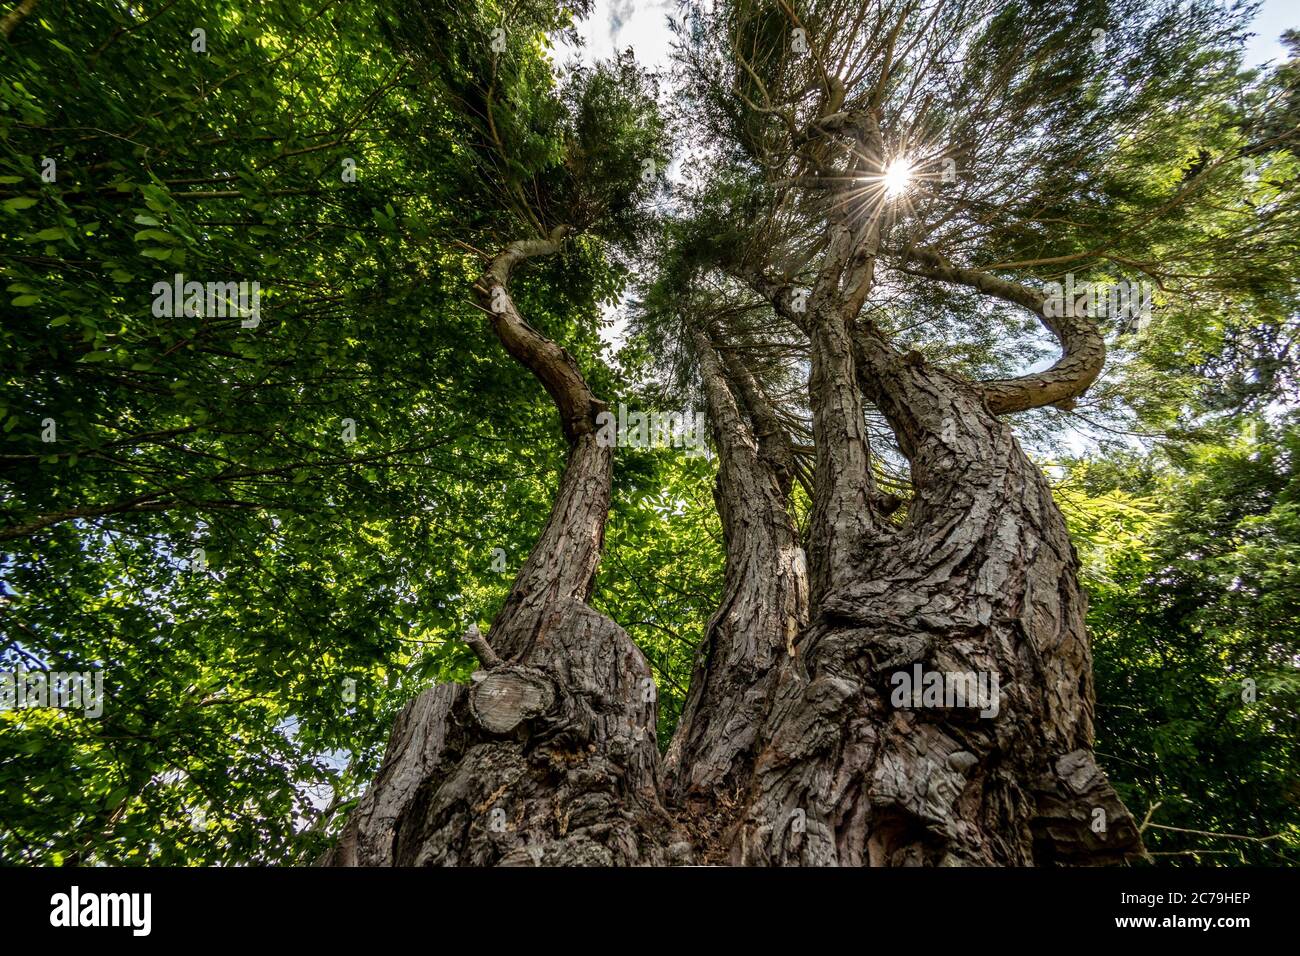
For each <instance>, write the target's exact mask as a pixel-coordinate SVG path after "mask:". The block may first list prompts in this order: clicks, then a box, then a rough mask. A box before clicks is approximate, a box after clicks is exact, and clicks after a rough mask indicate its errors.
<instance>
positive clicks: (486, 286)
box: [474, 226, 614, 661]
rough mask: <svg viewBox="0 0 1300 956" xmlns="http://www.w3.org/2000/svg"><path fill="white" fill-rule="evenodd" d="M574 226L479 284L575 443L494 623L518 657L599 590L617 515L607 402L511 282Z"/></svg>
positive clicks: (502, 648)
mask: <svg viewBox="0 0 1300 956" xmlns="http://www.w3.org/2000/svg"><path fill="white" fill-rule="evenodd" d="M568 232H569V229H568V227H567V226H559V227H557V228H555V229H554V230H552V232H551V234H550V236H548V237H547V238H546V239H530V240H519V241H516V242H512V243H510V244H509V245H507V246H506V247H505V248H504V249H503V250H502V251H501V252H499V253H498V254H497V255H496V256H495V257H494V258H493V259H492V261H491V262H490V263H489V265H488V268H487V269H486V271H484V273H483V275H482V276H481V277H480V278H479V280H478V282H476V283H475V285H474V290H475V292H476V293H477V294H478V297H479V304H480V307H481V308H482V309H483V311H484V312H486V313H487V314H488V316H489V318H490V319H491V322H492V328H493V330H494V331H495V332H496V334H497V337H498V338H499V339H500V340H501V344H502V345H504V346H505V347H506V351H507V352H509V353H510V354H511V355H512V356H513V357H514V358H515V359H516V360H518V361H519V363H520V364H522V365H523V366H524V367H525V368H527V369H528V370H529V371H530V372H532V373H533V375H534V376H535V377H536V378H537V380H538V381H540V382H541V383H542V385H543V386H544V387H545V389H546V391H547V392H548V393H549V394H550V396H551V398H552V399H553V400H554V402H555V407H556V409H557V410H558V411H559V414H560V422H561V424H562V425H563V428H564V437H565V440H566V441H567V442H568V445H569V458H568V462H567V463H566V465H565V468H564V475H563V477H562V478H561V480H560V488H559V491H558V492H557V493H556V496H555V504H554V505H553V506H552V508H551V514H550V517H549V518H547V521H546V527H545V528H543V529H542V533H541V535H540V536H539V537H538V539H537V543H536V544H535V545H534V546H533V550H532V552H531V553H530V554H529V555H528V560H527V561H525V562H524V566H523V568H521V569H520V571H519V574H518V576H517V577H516V578H515V581H514V584H513V585H512V586H511V588H510V593H509V595H507V597H506V601H505V606H504V607H503V608H502V610H501V613H500V614H499V615H498V616H497V619H496V621H495V622H494V623H493V626H492V647H493V650H495V652H496V653H497V654H498V655H499V656H500V657H501V658H513V659H514V660H517V661H518V660H523V659H525V658H526V657H527V656H528V655H529V653H530V652H531V651H532V649H533V647H534V645H535V644H536V642H537V640H538V639H539V638H540V637H541V636H542V634H543V633H544V632H545V630H546V629H547V627H548V626H550V624H551V623H553V621H554V620H555V619H558V617H559V616H560V611H561V610H562V609H563V608H564V606H565V604H566V602H573V601H576V602H580V603H582V604H585V603H586V602H587V600H588V599H589V598H590V597H591V589H592V586H593V584H594V582H595V578H596V566H597V565H598V564H599V562H600V554H601V550H602V548H603V546H604V540H605V520H606V518H607V517H608V515H609V502H610V489H611V483H612V480H613V468H614V447H613V442H609V441H603V440H601V436H600V435H599V434H598V431H599V429H598V422H597V418H598V416H599V415H600V413H601V412H602V411H604V410H605V408H606V405H605V403H604V402H602V401H601V400H600V399H598V398H596V396H595V395H594V394H593V393H592V391H591V389H590V387H589V386H588V385H587V381H586V379H585V378H583V375H582V372H581V370H580V369H579V368H578V363H577V362H575V361H574V359H573V356H571V355H570V354H569V353H568V352H567V351H566V350H565V349H563V348H562V347H560V346H559V345H557V344H556V343H555V342H553V341H551V340H550V339H548V338H547V337H546V336H545V335H543V334H542V333H541V332H539V331H537V330H536V329H535V328H533V327H532V326H531V325H529V324H528V323H527V322H526V321H525V320H524V318H523V316H521V315H520V314H519V310H518V309H516V308H515V303H514V300H513V299H512V298H511V296H510V291H509V287H508V282H509V279H510V274H511V272H512V271H513V270H514V268H515V266H517V265H518V264H519V263H521V262H523V261H524V260H526V259H530V258H533V257H535V256H544V255H553V254H554V253H557V252H559V251H560V248H561V245H562V243H563V241H564V237H565V235H567V234H568Z"/></svg>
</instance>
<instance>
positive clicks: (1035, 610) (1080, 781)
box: [731, 330, 1139, 866]
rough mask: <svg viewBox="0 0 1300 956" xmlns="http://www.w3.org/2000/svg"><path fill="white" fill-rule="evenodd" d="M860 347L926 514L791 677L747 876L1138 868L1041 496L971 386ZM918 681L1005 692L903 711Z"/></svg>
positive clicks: (749, 805) (1045, 497)
mask: <svg viewBox="0 0 1300 956" xmlns="http://www.w3.org/2000/svg"><path fill="white" fill-rule="evenodd" d="M857 344H858V350H857V351H858V357H859V372H858V378H859V380H860V382H861V383H862V385H863V386H864V388H865V390H866V391H867V393H868V395H869V397H870V398H871V399H872V400H873V401H874V402H875V404H876V405H877V406H878V407H879V408H880V409H881V411H882V412H883V413H884V414H885V415H886V417H887V418H888V419H889V421H890V424H891V425H892V426H893V428H894V429H895V431H896V433H897V435H898V438H899V442H900V445H901V447H902V449H903V451H904V453H905V454H906V455H907V456H908V457H909V458H910V460H911V463H912V473H913V474H912V477H913V482H914V485H915V489H916V497H915V499H914V501H913V502H912V505H911V508H910V510H909V512H908V514H907V518H906V521H905V522H904V524H903V525H902V526H901V527H899V528H897V529H894V528H891V527H889V526H888V525H878V526H877V527H876V530H875V531H874V532H873V533H872V534H871V535H870V536H869V538H868V539H867V540H866V541H864V543H863V546H862V548H861V551H860V554H859V556H858V560H857V562H856V569H855V571H854V574H853V577H852V579H850V580H846V581H845V582H844V583H843V584H842V585H841V586H839V587H837V588H835V589H834V590H832V591H831V592H829V593H827V594H826V596H825V598H824V600H823V601H822V602H821V604H820V607H819V608H818V611H819V613H818V615H817V617H816V619H815V620H814V621H813V622H812V624H811V625H810V627H809V628H808V629H807V631H806V632H805V634H804V635H802V636H801V639H800V641H799V645H798V646H799V652H800V653H799V656H798V657H797V658H796V659H793V660H791V661H790V662H789V663H788V665H787V666H786V667H785V668H784V670H783V673H782V675H781V679H780V680H781V686H780V689H779V690H778V691H777V695H776V702H775V704H774V707H773V709H772V712H771V714H770V715H769V717H768V720H767V723H766V725H765V726H764V728H763V731H762V738H763V740H764V746H763V750H762V752H761V754H760V755H759V759H758V765H757V767H756V768H755V774H754V780H753V784H752V786H751V788H750V791H749V793H748V794H747V797H746V808H745V813H744V819H743V821H742V823H741V824H740V825H739V826H738V827H737V828H736V830H735V832H734V833H733V835H732V840H731V853H732V860H733V861H734V862H737V863H743V864H805V865H819V864H839V865H863V864H869V865H877V866H880V865H885V866H896V865H967V864H977V865H978V864H986V865H989V864H1001V865H1008V864H1009V865H1026V864H1042V863H1049V862H1068V863H1097V862H1106V861H1117V860H1120V859H1123V858H1124V857H1125V856H1128V855H1132V854H1134V853H1136V852H1138V851H1139V841H1138V835H1137V828H1136V826H1135V825H1134V823H1133V820H1132V818H1131V817H1130V815H1129V814H1128V812H1127V811H1126V810H1125V809H1124V807H1123V805H1122V804H1121V803H1120V802H1119V800H1118V798H1117V797H1116V795H1115V793H1114V791H1113V789H1112V788H1111V787H1110V785H1109V784H1108V783H1107V782H1106V779H1105V777H1104V776H1103V774H1102V773H1101V772H1100V770H1099V769H1098V768H1097V766H1096V763H1095V760H1094V758H1093V754H1092V740H1093V737H1092V717H1093V691H1092V668H1091V653H1090V649H1089V645H1088V640H1087V635H1086V632H1085V630H1084V611H1085V601H1084V597H1083V594H1082V593H1081V591H1080V589H1079V585H1078V579H1077V570H1078V568H1077V559H1076V555H1075V552H1074V549H1073V547H1072V546H1071V544H1070V541H1069V538H1068V536H1067V533H1066V529H1065V522H1064V520H1063V518H1062V516H1061V513H1060V511H1059V509H1058V508H1057V507H1056V505H1055V503H1054V502H1053V500H1052V496H1051V491H1050V489H1049V487H1048V485H1047V483H1046V481H1045V479H1044V478H1043V476H1042V474H1041V472H1040V471H1039V470H1038V469H1037V468H1036V467H1035V466H1034V465H1033V464H1032V463H1031V462H1030V461H1029V460H1028V459H1027V458H1026V457H1025V455H1024V453H1023V452H1022V451H1021V450H1020V447H1019V445H1018V444H1017V442H1016V440H1015V438H1014V437H1013V436H1012V434H1011V430H1010V428H1009V426H1008V425H1007V424H1006V423H1005V422H1004V421H1002V420H1000V419H999V418H997V417H995V416H994V415H993V414H992V413H991V412H990V411H989V409H988V408H987V406H986V404H985V401H984V398H983V395H982V394H981V393H980V392H979V391H978V390H977V388H976V387H974V386H972V385H971V384H969V383H966V382H962V381H959V380H958V379H955V378H953V377H951V376H948V375H946V374H945V373H943V372H942V371H939V370H937V369H934V368H931V367H929V366H927V365H925V364H924V363H923V362H921V361H920V360H919V357H917V356H915V355H914V354H912V355H908V356H902V355H898V354H896V353H895V352H894V351H893V350H892V349H891V348H890V347H889V346H888V345H887V344H886V343H885V342H884V340H883V339H881V338H880V337H879V336H878V335H876V334H875V333H874V332H872V331H871V330H867V331H864V332H863V333H861V334H860V335H859V336H858V341H857ZM917 665H920V668H921V671H922V673H930V672H935V673H939V674H974V675H984V676H985V677H986V678H987V679H988V680H989V683H988V684H987V685H986V686H988V687H991V686H992V683H991V678H992V676H993V675H996V676H997V678H998V684H997V694H996V697H995V700H994V701H984V702H977V703H980V704H991V703H996V713H992V711H993V710H994V707H992V706H983V707H982V710H983V711H984V712H985V714H986V715H985V716H981V707H980V706H976V707H969V706H925V704H926V703H927V702H926V701H925V700H924V699H916V700H904V701H903V702H902V706H900V702H899V699H898V698H899V696H900V695H899V691H900V690H904V689H906V686H905V685H902V684H901V683H896V682H895V678H894V675H895V674H899V673H908V674H912V673H915V668H916V666H917ZM953 702H954V701H951V700H949V701H947V703H953ZM956 702H957V703H958V704H960V703H961V700H960V699H958V700H957V701H956ZM931 703H932V702H931ZM916 704H921V705H922V706H915V705H916Z"/></svg>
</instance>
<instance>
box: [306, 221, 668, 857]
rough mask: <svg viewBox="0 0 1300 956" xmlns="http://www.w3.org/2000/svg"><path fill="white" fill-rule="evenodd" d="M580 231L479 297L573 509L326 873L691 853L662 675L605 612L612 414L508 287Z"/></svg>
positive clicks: (393, 761)
mask: <svg viewBox="0 0 1300 956" xmlns="http://www.w3.org/2000/svg"><path fill="white" fill-rule="evenodd" d="M562 239H563V231H557V232H556V233H554V234H552V236H551V237H550V238H549V239H547V240H535V241H531V242H517V243H512V244H511V245H510V246H509V247H507V249H505V250H504V251H503V252H502V253H501V254H500V255H498V256H497V257H496V258H495V259H494V260H493V261H492V263H491V266H490V267H489V268H488V270H487V272H486V273H485V274H484V276H483V277H482V279H481V280H480V281H479V283H478V285H477V287H476V290H477V293H478V296H479V300H480V302H481V304H482V306H483V308H484V310H485V311H486V312H487V313H488V315H489V317H490V319H491V321H492V325H493V328H494V329H495V331H496V333H497V335H498V337H499V338H500V339H501V341H502V344H504V345H505V347H506V349H507V350H508V351H509V352H510V354H511V355H513V356H514V357H515V358H516V359H518V360H519V361H520V362H521V363H523V364H524V365H525V366H527V367H528V368H529V369H530V370H531V371H532V372H533V373H534V374H535V375H536V376H537V378H538V379H539V380H540V381H541V382H542V384H543V385H544V386H545V387H546V390H547V391H548V392H549V393H550V395H551V396H552V398H553V399H554V400H555V403H556V407H557V408H558V409H559V412H560V418H561V422H562V424H563V427H564V433H565V436H566V438H567V439H568V442H569V459H568V464H567V465H566V467H565V471H564V476H563V478H562V480H561V483H560V489H559V491H558V492H557V495H556V501H555V505H554V507H553V509H552V511H551V515H550V518H549V520H548V521H547V523H546V527H545V529H544V530H543V531H542V534H541V537H540V538H539V539H538V542H537V545H536V546H535V547H534V549H533V551H532V553H531V554H530V555H529V557H528V560H527V561H526V562H525V564H524V567H523V568H522V570H521V571H520V572H519V575H518V577H517V578H516V579H515V582H514V585H513V586H512V588H511V590H510V594H509V596H508V597H507V599H506V603H505V606H504V608H503V609H502V611H501V613H500V614H499V615H498V616H497V619H496V621H495V622H494V624H493V626H492V629H491V633H490V635H489V638H490V639H489V640H488V641H486V642H484V641H483V639H482V638H481V637H480V636H479V635H478V634H477V629H474V630H472V631H471V632H470V633H469V634H468V635H467V643H469V644H470V646H471V647H472V648H474V649H475V651H476V653H478V655H479V657H480V660H482V661H483V663H484V667H485V670H484V671H480V672H478V673H476V674H475V678H476V681H475V684H474V686H473V688H471V689H466V688H464V687H459V686H453V685H439V686H437V687H434V688H431V689H429V690H427V691H425V692H424V693H423V694H421V695H420V696H419V697H418V698H416V699H415V700H414V701H413V702H412V703H411V704H410V705H409V706H408V707H407V708H406V709H405V710H404V711H403V713H402V714H401V716H400V717H399V719H398V721H397V724H396V727H395V728H394V731H393V734H392V738H391V739H390V741H389V745H388V750H387V752H386V754H385V757H384V763H383V766H382V768H381V770H380V772H379V775H378V777H377V778H376V780H375V782H374V784H373V785H372V786H371V788H370V790H369V791H368V792H367V793H366V795H365V796H364V797H363V799H362V800H361V802H360V804H359V805H358V806H357V808H356V809H355V810H354V811H353V813H352V815H351V817H350V818H349V820H348V822H347V825H346V827H345V829H344V832H343V834H342V836H341V838H340V840H339V842H338V844H337V845H336V846H335V847H334V848H333V849H332V850H331V851H330V852H329V853H328V854H327V855H326V858H325V859H324V861H323V862H324V863H326V864H330V865H339V866H391V865H489V864H500V865H526V866H527V865H630V864H638V863H666V862H670V861H671V860H673V859H674V858H676V857H685V856H686V855H688V854H689V845H688V844H687V843H686V842H685V841H684V840H683V839H682V838H680V837H678V836H677V835H676V834H675V832H674V828H673V824H672V821H671V820H670V818H669V817H668V814H667V813H666V812H665V810H664V808H663V806H662V805H661V803H660V798H659V794H660V789H661V780H660V760H659V751H658V747H657V744H656V739H655V725H656V720H655V713H656V699H655V693H654V681H653V678H652V676H651V671H650V667H649V665H648V664H647V662H646V660H645V657H644V656H643V655H642V653H641V652H640V650H639V649H638V648H637V647H636V645H635V644H634V643H633V642H632V640H631V638H629V637H628V635H627V633H626V632H625V631H624V630H623V629H622V628H621V627H619V626H618V625H617V624H615V623H614V622H613V621H611V620H610V619H609V618H607V617H605V616H604V615H601V614H599V613H597V612H596V611H594V610H592V609H591V608H590V607H588V606H587V603H586V602H587V599H588V598H589V596H590V593H591V587H592V581H593V577H594V575H595V571H596V565H597V562H598V561H599V559H600V550H601V546H602V543H603V538H604V527H605V519H606V516H607V514H608V511H609V500H610V480H611V475H612V461H613V448H612V447H607V446H606V445H604V444H602V443H601V442H599V441H598V440H597V437H596V433H597V429H596V425H595V419H596V415H597V413H598V412H599V410H600V409H601V408H603V405H602V404H601V403H600V402H599V401H598V400H597V399H596V398H595V396H593V395H592V394H591V392H590V390H589V389H588V388H587V385H586V382H585V381H584V380H583V377H582V375H581V373H580V372H579V370H578V368H577V366H576V364H575V363H574V362H573V359H572V358H571V357H570V356H569V355H568V353H567V352H565V351H564V350H563V349H562V348H560V347H559V346H558V345H556V344H555V343H554V342H551V341H550V340H549V339H547V338H546V337H545V336H543V335H541V334H540V333H538V332H537V330H535V329H533V328H532V327H531V326H529V325H528V323H527V322H525V321H524V319H523V318H522V317H521V316H520V315H519V313H518V311H517V310H516V309H515V306H514V303H513V301H512V300H511V298H510V295H509V292H508V287H507V283H508V280H509V277H510V272H511V270H512V269H513V268H514V266H515V265H516V264H518V263H519V262H521V261H523V260H524V259H527V258H529V257H530V256H534V255H546V254H550V253H553V252H556V251H558V249H559V246H560V242H561V241H562Z"/></svg>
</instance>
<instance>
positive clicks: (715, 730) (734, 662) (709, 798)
mask: <svg viewBox="0 0 1300 956" xmlns="http://www.w3.org/2000/svg"><path fill="white" fill-rule="evenodd" d="M693 338H694V346H695V353H696V355H697V357H698V361H699V365H700V375H701V378H702V380H703V383H704V392H705V399H706V401H707V403H708V409H709V419H710V422H711V424H712V426H713V434H714V440H715V443H716V444H717V447H718V457H719V468H718V484H717V489H716V491H715V500H716V501H717V506H718V512H719V514H720V515H721V517H722V527H723V534H724V536H725V539H726V554H727V567H726V579H725V585H724V589H723V597H722V604H721V606H720V607H719V608H718V611H717V613H716V614H714V616H713V618H712V619H711V620H710V621H709V624H708V627H707V628H706V631H705V635H704V641H703V642H702V644H701V645H700V649H699V651H698V652H697V655H696V662H695V670H694V674H693V675H692V678H691V685H690V692H689V694H688V696H687V698H686V703H685V705H684V707H683V710H682V717H681V721H680V722H679V723H678V726H677V731H676V733H675V735H674V737H673V741H672V744H671V746H670V747H669V749H668V755H667V759H666V767H667V773H668V785H669V786H668V793H669V796H670V798H671V799H672V800H673V801H674V803H676V804H677V805H678V806H680V807H682V808H683V810H684V811H685V812H686V819H687V822H689V823H690V824H691V825H692V829H693V830H694V832H695V833H696V835H697V836H698V837H699V838H700V839H701V841H702V842H703V843H704V844H705V845H713V844H716V843H717V839H718V835H719V832H720V831H721V830H722V829H724V828H725V827H726V825H728V824H730V823H731V822H733V820H734V817H735V812H736V809H737V807H738V800H739V797H740V796H741V794H742V793H743V791H744V789H745V787H746V786H747V785H748V783H749V777H750V774H751V773H752V770H753V765H754V755H755V744H756V740H757V734H758V731H759V729H760V727H761V726H762V722H763V718H764V716H765V714H766V713H767V709H768V703H769V698H770V696H771V691H772V686H773V677H774V676H775V674H776V668H777V665H778V663H779V662H780V661H781V659H782V658H784V657H788V656H789V655H791V654H793V653H794V643H793V642H794V638H795V636H796V635H797V634H798V633H799V632H800V630H801V629H802V628H803V626H804V625H805V624H806V622H807V619H808V584H807V570H806V567H805V559H804V551H803V548H802V547H801V546H800V543H799V534H798V530H797V529H796V528H795V525H794V521H793V520H792V519H791V517H790V513H789V511H788V510H787V508H786V494H787V493H788V491H789V488H790V480H791V477H790V476H791V473H792V470H793V464H792V462H791V461H790V455H789V450H788V447H786V448H782V447H781V440H780V439H781V438H783V437H784V436H783V433H782V434H772V433H771V431H770V430H771V429H772V428H773V427H774V425H775V423H774V422H772V421H770V419H771V413H770V409H768V408H767V407H766V404H765V401H764V398H763V396H762V395H761V394H760V392H759V389H758V386H757V384H756V383H754V382H753V380H752V378H751V377H749V376H748V372H747V370H746V369H744V367H743V366H742V365H741V364H740V363H739V362H738V361H735V360H733V361H732V362H731V363H724V361H722V360H721V359H720V357H719V355H718V354H717V352H716V351H715V346H714V344H713V342H712V341H711V340H710V338H709V336H708V335H707V334H706V333H705V332H704V331H703V330H702V329H698V328H697V329H695V330H694V336H693ZM726 364H730V365H731V366H732V374H731V376H728V374H727V372H726V370H725V369H724V365H726ZM729 377H730V378H731V379H732V380H733V381H735V382H736V383H737V389H738V390H740V391H742V392H744V393H747V401H746V402H745V404H746V406H747V407H748V408H749V410H750V413H751V420H757V421H759V422H764V423H766V427H765V428H764V429H763V430H764V433H765V435H766V436H767V439H768V440H767V441H766V442H765V450H764V449H760V447H759V443H758V442H757V441H756V439H755V437H754V429H751V427H750V423H749V422H748V421H746V418H745V416H744V415H742V413H741V408H740V405H739V404H738V403H737V401H736V396H735V394H734V393H733V392H732V389H731V388H730V387H729V383H728V378H729ZM754 409H757V411H755V410H754Z"/></svg>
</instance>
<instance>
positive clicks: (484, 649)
mask: <svg viewBox="0 0 1300 956" xmlns="http://www.w3.org/2000/svg"><path fill="white" fill-rule="evenodd" d="M461 640H462V641H464V642H465V643H466V644H468V645H469V649H470V650H471V651H473V652H474V656H475V657H477V658H478V659H479V663H481V664H482V665H483V667H484V668H486V669H487V670H492V669H493V668H496V667H500V666H501V658H499V657H497V652H496V651H494V650H492V646H491V645H490V644H488V642H487V641H486V640H485V639H484V637H483V633H482V632H481V631H480V630H479V629H478V625H477V624H474V623H471V624H470V626H469V627H468V628H467V629H466V630H465V635H464V636H463V637H462V638H461Z"/></svg>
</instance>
